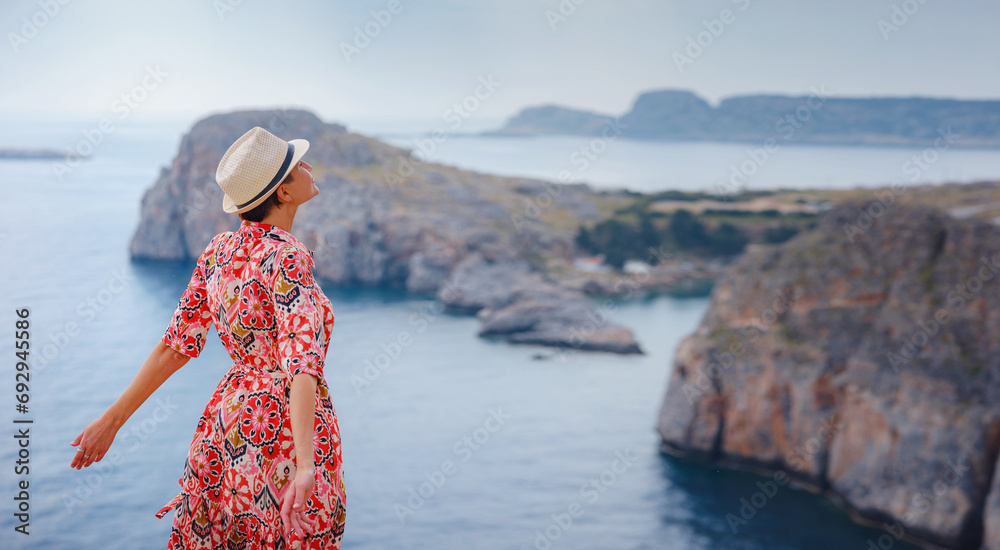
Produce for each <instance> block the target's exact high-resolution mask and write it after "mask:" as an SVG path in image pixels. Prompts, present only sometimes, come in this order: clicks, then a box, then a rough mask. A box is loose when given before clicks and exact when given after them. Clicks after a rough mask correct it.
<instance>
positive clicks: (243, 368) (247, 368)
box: [230, 359, 288, 386]
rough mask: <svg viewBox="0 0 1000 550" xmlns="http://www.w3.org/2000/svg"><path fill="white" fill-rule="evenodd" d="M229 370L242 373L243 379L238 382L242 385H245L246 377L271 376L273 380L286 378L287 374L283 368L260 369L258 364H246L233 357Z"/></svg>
mask: <svg viewBox="0 0 1000 550" xmlns="http://www.w3.org/2000/svg"><path fill="white" fill-rule="evenodd" d="M230 370H232V371H235V372H238V373H240V374H242V375H243V380H242V381H241V383H240V385H243V386H245V385H246V382H247V379H249V378H255V377H258V378H272V379H275V380H283V379H286V378H288V376H287V375H286V374H285V371H283V370H275V371H266V370H261V369H260V367H258V366H255V365H247V364H246V363H243V362H242V361H237V360H235V359H234V360H233V366H232V367H230Z"/></svg>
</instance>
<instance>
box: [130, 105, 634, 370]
mask: <svg viewBox="0 0 1000 550" xmlns="http://www.w3.org/2000/svg"><path fill="white" fill-rule="evenodd" d="M253 126H261V127H263V128H265V129H267V130H269V131H271V132H272V133H274V134H275V135H277V136H279V137H281V138H283V139H292V138H305V139H307V140H309V142H310V148H309V152H308V153H307V155H306V160H307V161H308V162H309V163H310V164H312V165H313V168H314V169H313V176H314V177H315V178H316V184H317V187H318V188H319V189H320V193H319V195H317V196H316V197H315V198H313V199H312V200H310V201H309V202H307V203H305V204H303V205H302V206H300V207H299V210H298V211H297V213H296V218H295V225H294V226H293V227H292V233H293V234H295V235H296V236H297V237H298V238H299V239H300V240H302V241H303V243H305V244H306V246H308V247H310V248H311V249H313V250H314V251H315V252H316V276H317V277H318V278H322V279H324V280H326V281H329V282H331V283H333V284H341V285H356V284H360V285H370V286H400V287H405V288H406V289H408V290H409V291H411V292H415V293H421V294H427V295H434V294H436V293H441V292H442V289H443V287H445V285H446V283H448V285H449V286H450V287H453V288H455V289H457V290H456V291H455V292H453V293H446V294H445V295H446V296H447V297H448V300H463V299H464V298H463V296H464V295H465V294H466V293H469V294H475V293H477V292H480V290H478V289H477V288H475V286H474V285H473V286H470V284H469V281H472V282H480V283H482V282H485V280H486V279H490V277H486V276H485V274H486V273H487V271H488V270H489V269H491V268H490V267H489V266H487V265H486V263H484V262H474V261H473V262H471V263H470V259H475V258H490V262H491V264H490V265H494V264H495V265H498V266H500V269H501V270H512V272H514V273H512V275H511V276H510V277H508V279H509V280H511V281H514V280H517V281H523V280H529V279H531V277H530V276H529V274H530V272H531V271H532V269H531V267H530V266H529V263H528V262H526V261H525V260H524V258H552V257H557V258H563V259H566V260H567V261H568V260H569V259H570V256H571V253H572V250H573V242H572V240H573V233H572V232H571V231H569V230H567V229H564V230H556V229H554V228H552V227H550V226H549V225H547V224H546V223H544V222H543V221H542V220H541V218H540V217H539V216H537V215H536V216H534V217H532V216H530V215H526V204H532V203H535V204H542V205H543V206H544V207H545V210H546V212H545V214H552V215H555V216H557V217H560V216H561V217H563V218H566V219H572V220H585V219H594V218H596V217H597V215H598V210H597V207H596V206H595V204H594V202H593V193H592V192H591V191H590V189H589V188H587V187H586V186H583V185H560V186H558V191H555V192H553V189H555V187H554V186H555V185H556V184H551V183H548V182H542V181H538V180H531V179H523V178H503V177H498V176H491V175H488V174H480V173H476V172H470V171H465V170H459V169H457V168H454V167H450V166H444V165H439V164H433V163H427V162H422V161H421V160H419V159H417V158H415V157H414V156H412V155H411V154H410V151H409V150H407V149H400V148H397V147H393V146H390V145H388V144H385V143H382V142H380V141H378V140H375V139H372V138H368V137H365V136H361V135H358V134H353V133H350V132H348V131H347V130H346V129H345V128H344V127H343V126H340V125H337V124H328V123H324V122H323V121H321V120H320V119H318V118H317V117H316V116H315V115H313V114H312V113H309V112H307V111H292V110H287V111H278V110H275V111H246V112H236V113H228V114H221V115H215V116H210V117H208V118H205V119H204V120H201V121H200V122H198V123H197V124H195V125H194V127H193V128H192V129H191V131H190V132H189V133H188V134H187V135H185V136H184V137H183V139H182V141H181V145H180V150H179V151H178V153H177V156H176V158H175V159H174V161H173V163H172V164H171V166H170V168H168V169H164V170H163V172H162V173H161V174H160V177H159V179H158V180H157V181H156V183H155V185H153V187H152V188H150V189H149V190H148V191H147V192H146V194H145V195H144V196H143V199H142V214H141V217H140V222H139V226H138V228H137V229H136V232H135V234H134V236H133V238H132V242H131V253H132V255H133V257H137V258H155V259H167V260H180V259H190V258H194V257H197V255H198V254H199V253H200V252H201V251H202V250H203V249H204V247H205V244H206V243H207V242H208V241H209V240H210V239H211V237H212V236H214V235H216V234H217V233H219V232H221V231H231V230H234V229H236V228H237V227H238V226H239V218H238V217H237V215H235V214H227V213H225V212H223V210H222V191H221V190H220V189H219V186H218V185H217V184H216V182H215V170H216V167H217V165H218V162H219V159H220V158H222V155H223V154H224V153H225V151H226V149H227V148H228V147H229V145H230V144H231V143H232V142H233V141H235V140H236V139H237V138H238V137H239V136H240V135H242V134H243V133H244V132H246V131H247V130H248V129H250V128H251V127H253ZM539 197H541V198H539ZM553 197H555V198H553ZM541 199H544V202H542V201H541ZM536 209H537V207H536ZM463 260H466V261H465V262H464V263H463ZM459 265H464V266H465V269H464V270H463V271H462V273H463V275H466V276H467V277H463V278H462V282H461V284H460V283H459V282H458V281H457V280H456V273H457V269H456V268H457V267H458V266H459ZM477 284H478V283H477ZM459 287H461V288H459ZM510 290H511V288H509V287H504V288H501V289H500V290H499V292H501V293H502V294H504V295H505V299H506V302H505V303H507V304H509V303H510V302H511V300H509V299H507V297H506V295H507V294H509V291H510ZM535 290H536V293H535V294H538V293H539V292H542V293H546V294H547V295H549V297H550V298H551V299H550V300H548V301H547V302H546V303H548V304H549V305H550V306H552V312H553V314H552V315H549V316H547V318H552V319H555V318H559V319H561V321H560V322H559V323H558V324H559V327H560V330H559V331H553V329H552V326H553V325H552V323H541V322H539V323H537V330H536V329H534V328H532V326H527V327H526V328H524V327H523V328H524V330H520V331H516V334H515V333H514V332H498V333H493V332H488V333H485V334H484V335H489V336H499V337H501V338H505V339H507V340H510V341H515V340H516V339H517V338H521V339H523V341H529V340H531V336H532V335H533V334H534V333H535V332H539V331H541V332H544V334H543V335H542V336H544V338H536V340H538V341H537V342H536V343H546V344H548V345H557V346H565V347H577V348H579V349H600V348H602V346H603V344H600V342H602V341H605V340H606V341H607V342H608V344H607V346H603V347H605V348H607V349H608V350H609V351H622V350H625V351H623V352H625V353H634V352H637V351H638V346H637V344H636V343H635V341H634V339H633V337H632V334H631V331H628V330H627V329H622V328H621V327H614V326H608V327H601V328H600V330H597V331H590V332H588V333H587V337H586V338H585V339H584V340H580V337H579V336H578V335H576V336H574V335H575V334H576V333H574V332H573V329H574V327H575V325H576V324H582V323H584V321H583V320H581V321H580V322H579V323H577V321H576V320H575V319H572V318H567V317H568V316H569V317H575V313H572V312H579V311H589V310H590V309H591V307H590V305H589V304H588V303H587V300H586V298H585V296H584V295H583V294H582V293H576V294H573V295H571V296H570V295H566V293H564V292H561V290H560V289H558V288H557V287H556V286H555V285H551V284H541V285H540V286H538V287H537V288H536V289H535ZM485 305H489V304H486V303H480V304H479V305H478V306H477V307H473V308H467V309H464V310H462V308H456V310H462V311H464V312H465V313H474V312H476V311H478V310H479V309H481V308H482V307H484V306H485ZM581 308H582V309H581ZM567 312H571V313H567ZM556 332H557V333H558V334H555V333H556ZM554 334H555V336H554ZM571 336H573V337H574V338H575V340H574V341H570V340H569V338H570V337H571ZM543 339H544V340H547V341H545V342H542V341H541V340H543Z"/></svg>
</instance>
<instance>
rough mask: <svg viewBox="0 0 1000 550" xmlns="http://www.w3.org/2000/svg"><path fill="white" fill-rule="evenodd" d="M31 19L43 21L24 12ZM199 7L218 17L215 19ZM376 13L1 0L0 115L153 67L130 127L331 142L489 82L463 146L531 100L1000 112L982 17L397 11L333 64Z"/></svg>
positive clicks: (795, 6) (43, 110)
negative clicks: (227, 126) (309, 116)
mask: <svg viewBox="0 0 1000 550" xmlns="http://www.w3.org/2000/svg"><path fill="white" fill-rule="evenodd" d="M63 1H67V0H63ZM577 1H579V0H577ZM46 3H51V4H52V5H59V10H60V11H59V13H58V14H57V15H55V16H53V17H47V16H46V17H43V16H42V15H39V14H40V13H43V11H42V10H43V8H42V5H43V4H46ZM218 4H229V5H233V6H235V7H234V9H233V10H232V11H231V12H228V13H226V14H225V15H224V17H223V18H221V19H220V17H219V16H218V15H217V13H216V8H215V6H216V5H218ZM237 4H238V5H237ZM389 4H390V2H389V1H388V0H376V1H360V0H355V1H350V2H344V1H338V2H325V1H319V0H286V1H282V2H277V1H268V0H172V1H170V2H135V1H134V0H133V1H125V0H69V1H68V2H67V3H66V4H65V5H61V4H60V3H59V0H41V3H40V1H39V0H5V1H4V2H3V3H2V6H0V31H2V32H3V35H4V41H3V44H2V46H0V114H3V115H5V116H18V117H25V116H64V115H71V114H72V115H81V114H84V115H87V116H92V115H96V114H110V113H113V112H115V111H114V110H113V109H114V108H115V106H116V104H115V103H114V102H115V99H116V98H119V97H120V96H121V94H123V93H127V92H129V91H130V90H131V89H132V88H134V87H135V86H138V85H141V84H142V82H143V78H144V75H145V74H146V73H147V69H149V68H156V67H159V68H160V71H161V72H162V73H165V76H163V79H162V82H159V83H156V86H155V88H152V89H150V90H149V91H148V94H145V95H146V97H144V98H143V100H142V101H141V102H139V103H137V104H136V106H135V109H134V113H138V114H139V115H137V116H140V115H141V116H142V117H155V116H165V115H167V116H177V115H183V116H186V117H191V118H195V117H200V116H201V115H204V114H206V113H209V112H219V111H228V110H233V109H236V108H243V107H273V106H281V105H295V106H304V107H308V108H310V109H312V110H314V111H315V112H317V114H319V115H320V116H321V117H323V118H324V119H326V120H335V121H341V122H344V123H347V124H348V125H349V126H350V125H351V123H352V121H355V120H362V119H373V118H385V119H400V120H402V119H420V120H435V119H438V120H439V119H441V118H442V116H443V114H444V112H445V110H446V109H448V107H449V106H450V105H451V104H453V103H454V102H457V101H461V100H463V99H464V98H465V97H466V96H468V95H470V94H472V93H473V92H474V91H475V89H476V85H477V83H478V80H479V78H480V77H481V76H483V77H485V76H487V75H490V74H492V75H493V77H494V80H495V81H497V82H499V83H500V85H499V87H498V88H497V89H496V90H495V91H494V92H493V93H492V95H490V97H489V98H487V99H484V100H483V101H482V102H481V104H480V105H479V107H478V109H477V110H476V112H475V113H473V114H472V116H471V117H470V119H469V121H468V124H466V125H465V127H464V128H463V130H464V129H477V128H480V127H483V126H491V125H492V124H493V122H494V121H498V120H501V119H503V118H506V117H507V116H510V115H512V114H513V113H515V112H516V111H518V110H519V109H520V108H522V107H524V106H528V105H537V104H542V103H559V104H563V105H567V106H572V107H578V108H584V109H590V110H595V111H599V112H604V113H610V114H620V113H623V112H625V111H626V110H627V109H628V108H629V106H630V105H631V103H632V101H633V100H634V99H635V97H636V95H637V94H638V93H640V92H642V91H647V90H651V89H657V88H685V89H691V90H693V91H695V92H697V93H698V94H700V95H702V96H703V97H705V98H706V99H708V100H710V101H713V102H714V101H717V100H718V99H719V98H721V97H725V96H730V95H734V94H744V93H760V92H764V93H787V94H801V93H808V90H809V88H810V87H811V86H818V85H821V84H824V85H825V86H826V87H827V89H829V90H831V91H832V92H833V93H834V94H836V95H847V96H887V95H893V96H901V95H902V96H909V95H923V96H933V97H958V98H1000V33H998V32H997V29H996V25H997V23H998V22H1000V3H998V2H995V1H986V0H978V1H972V0H949V1H947V2H946V1H944V0H925V2H924V3H923V4H920V3H919V2H918V1H917V0H907V1H906V2H903V1H901V0H896V1H889V0H838V1H836V2H833V1H804V0H767V1H764V0H709V1H705V0H699V1H694V0H687V1H683V2H680V1H671V0H618V1H601V0H587V1H585V2H583V3H582V4H580V5H575V4H574V1H573V0H562V4H563V5H564V6H567V5H574V6H575V12H574V13H572V14H571V15H569V16H568V17H567V18H566V19H565V21H562V22H560V23H559V24H558V25H557V26H556V28H555V29H553V28H552V27H551V25H550V23H549V21H548V20H547V18H546V11H547V10H552V11H558V8H559V5H560V1H559V0H503V1H495V2H476V1H472V0H464V1H463V0H399V5H400V6H401V8H402V11H400V12H399V13H397V14H395V15H393V16H392V19H391V21H390V22H389V23H388V24H387V25H384V26H380V28H377V30H378V36H375V37H374V38H372V39H371V42H370V44H369V45H368V46H367V47H365V48H364V49H363V50H361V51H360V53H357V54H356V55H354V56H353V58H352V59H351V61H350V62H348V61H347V60H346V59H345V57H344V55H343V54H342V52H341V42H348V43H350V42H352V41H353V40H354V36H355V27H363V26H364V25H365V24H366V23H371V25H376V23H374V22H373V21H374V19H373V17H372V15H371V13H370V11H371V10H384V9H385V8H386V7H387V6H388V5H389ZM894 4H895V5H897V6H900V7H908V8H911V11H912V6H919V8H918V9H917V10H916V11H915V12H914V13H912V14H911V15H909V16H908V20H907V21H906V22H905V24H903V25H902V26H900V27H899V29H898V31H896V32H892V33H891V34H889V39H888V40H886V39H885V38H884V37H883V33H882V32H881V31H880V29H879V25H878V21H879V20H880V19H882V20H885V21H890V17H891V16H892V13H893V5H894ZM743 8H745V9H743ZM50 9H51V7H50ZM723 9H730V10H731V11H732V18H731V20H730V22H729V23H727V24H724V25H723V30H722V32H721V34H720V35H719V36H718V37H712V43H711V44H710V45H709V46H708V47H706V48H704V50H703V51H702V52H701V54H700V56H699V57H697V58H696V59H693V61H694V62H693V63H691V64H690V65H686V66H685V67H684V70H683V71H679V70H678V68H677V66H676V64H675V61H674V59H672V55H673V54H674V52H679V53H683V52H684V49H685V47H686V45H687V38H688V37H692V38H697V35H698V33H699V32H700V31H702V30H704V29H705V27H704V26H703V23H702V22H703V21H704V20H710V19H714V18H718V17H719V15H720V12H721V11H722V10H723ZM22 18H27V19H28V20H29V21H30V20H31V19H33V18H34V19H35V20H36V21H45V19H46V18H47V19H48V20H47V21H46V22H45V25H44V26H42V27H40V28H39V29H38V32H37V34H36V35H34V36H32V37H29V38H25V40H23V41H21V40H19V39H17V38H16V37H14V38H12V33H17V34H18V35H22V32H23V31H24V30H25V29H24V20H23V19H22ZM898 21H899V19H898V17H897V22H898ZM369 28H376V27H373V26H369ZM28 31H29V34H30V28H29V29H28ZM706 37H707V35H704V36H703V39H704V38H706ZM12 40H13V42H12ZM15 49H16V50H17V51H15ZM146 83H147V84H151V83H154V81H153V80H150V79H146ZM481 91H482V90H481ZM140 95H142V94H140ZM120 105H121V104H118V107H119V108H120Z"/></svg>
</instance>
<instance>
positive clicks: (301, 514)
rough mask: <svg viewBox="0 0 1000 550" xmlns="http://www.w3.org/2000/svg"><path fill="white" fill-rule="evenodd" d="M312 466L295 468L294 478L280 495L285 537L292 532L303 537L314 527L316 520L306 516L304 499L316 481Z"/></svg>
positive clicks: (288, 537)
mask: <svg viewBox="0 0 1000 550" xmlns="http://www.w3.org/2000/svg"><path fill="white" fill-rule="evenodd" d="M315 475H316V472H315V470H314V469H313V468H301V467H299V468H296V470H295V479H293V480H292V481H291V483H289V484H288V487H287V488H286V489H285V494H284V495H283V496H282V497H281V521H282V523H284V525H285V539H290V538H291V536H292V533H299V535H300V536H302V537H304V536H306V534H308V533H312V532H313V530H314V529H316V520H315V519H309V517H307V516H306V513H305V510H306V500H307V499H308V498H309V496H310V495H312V492H313V488H314V487H315V484H316V481H315V479H314V476H315Z"/></svg>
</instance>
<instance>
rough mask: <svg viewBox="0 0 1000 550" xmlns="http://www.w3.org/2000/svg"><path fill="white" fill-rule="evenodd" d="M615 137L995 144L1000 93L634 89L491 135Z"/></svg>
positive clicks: (520, 119) (532, 112) (999, 136)
mask: <svg viewBox="0 0 1000 550" xmlns="http://www.w3.org/2000/svg"><path fill="white" fill-rule="evenodd" d="M611 134H614V135H616V136H620V137H625V138H630V139H643V140H663V141H666V140H672V141H724V142H744V143H758V144H760V145H761V146H764V145H765V144H766V142H767V140H773V143H775V144H781V143H801V144H823V145H866V146H876V145H878V146H920V147H925V146H943V145H945V144H946V145H947V147H982V148H996V147H1000V100H958V99H940V98H928V97H879V98H864V97H836V96H834V95H832V93H831V92H830V90H828V89H826V88H825V87H824V86H814V87H813V88H812V90H811V93H809V94H808V95H802V96H784V95H744V96H734V97H729V98H725V99H723V100H722V101H721V102H720V103H719V105H718V106H714V107H713V106H712V105H710V104H709V103H708V102H707V101H705V100H704V99H703V98H701V97H699V96H697V95H696V94H694V93H693V92H690V91H687V90H670V89H667V90H653V91H649V92H645V93H642V94H640V95H639V97H638V98H637V99H636V100H635V102H634V103H633V105H632V108H631V110H629V111H628V112H627V113H624V114H622V115H620V116H614V115H609V114H604V113H595V112H591V111H585V110H579V109H571V108H568V107H563V106H559V105H554V104H547V105H540V106H534V107H528V108H525V109H523V110H521V111H520V112H519V113H517V114H516V115H515V116H513V117H511V118H510V119H509V120H508V121H507V122H506V124H504V126H503V127H502V128H499V129H497V130H491V131H487V132H482V133H481V134H480V135H489V136H539V135H574V136H595V137H596V136H602V135H604V136H605V137H608V136H609V135H611Z"/></svg>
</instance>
